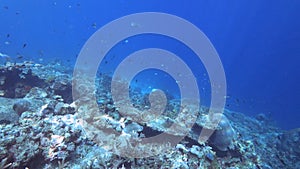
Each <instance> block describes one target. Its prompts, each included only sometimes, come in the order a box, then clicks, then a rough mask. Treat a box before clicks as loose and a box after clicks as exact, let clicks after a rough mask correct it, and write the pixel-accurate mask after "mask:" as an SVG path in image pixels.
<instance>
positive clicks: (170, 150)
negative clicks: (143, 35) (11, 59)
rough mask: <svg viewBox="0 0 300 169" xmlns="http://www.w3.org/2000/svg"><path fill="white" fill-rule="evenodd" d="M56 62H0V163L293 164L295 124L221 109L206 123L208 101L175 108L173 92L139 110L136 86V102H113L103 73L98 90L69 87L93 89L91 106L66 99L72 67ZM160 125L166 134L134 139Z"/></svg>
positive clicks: (81, 99) (297, 153)
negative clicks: (155, 107) (205, 133)
mask: <svg viewBox="0 0 300 169" xmlns="http://www.w3.org/2000/svg"><path fill="white" fill-rule="evenodd" d="M61 70H64V67H63V66H62V65H59V64H49V65H40V64H36V63H33V62H25V63H16V64H12V63H7V64H6V65H4V66H1V67H0V95H1V97H0V159H1V161H0V168H3V169H8V168H25V167H27V168H30V169H34V168H43V169H48V168H49V169H50V168H51V169H52V168H58V169H62V168H72V169H73V168H75V169H76V168H78V169H81V168H87V169H89V168H199V169H200V168H229V169H235V168H236V169H237V168H247V169H249V168H252V169H268V168H270V169H271V168H300V162H299V161H300V147H299V144H298V143H299V142H300V130H299V129H294V130H291V131H284V130H281V129H279V128H277V127H276V126H274V125H273V124H272V122H271V121H270V119H269V118H268V117H266V116H265V115H263V114H260V115H258V116H257V117H255V118H254V117H248V116H245V115H244V114H242V113H237V112H232V111H229V110H224V113H223V114H215V116H217V117H218V118H219V119H220V121H219V123H218V125H217V126H216V127H215V128H210V127H209V124H207V123H205V122H204V121H205V119H206V120H208V121H210V120H212V121H213V118H215V117H211V116H209V115H208V112H209V110H208V108H205V107H201V108H200V110H194V109H193V107H192V106H189V105H187V106H186V107H184V108H183V109H181V108H180V107H179V103H180V102H179V101H178V100H176V99H169V100H168V105H167V108H166V110H165V112H164V113H163V114H161V115H157V114H155V113H153V114H147V113H145V114H143V113H140V112H147V111H145V110H147V108H148V107H149V102H148V101H147V97H145V96H141V93H140V92H138V90H137V91H131V92H132V94H131V96H132V97H133V100H132V102H134V105H135V107H134V108H133V107H132V106H129V105H128V106H126V105H125V108H124V107H123V108H122V109H119V108H118V107H116V106H115V104H114V103H113V101H112V98H111V94H110V93H109V92H108V91H110V90H108V88H109V87H110V86H109V85H110V80H111V78H110V77H109V76H105V75H102V76H100V77H98V79H97V80H96V82H97V85H96V88H97V91H90V90H93V89H91V88H89V86H90V85H91V84H85V83H84V82H83V84H81V85H76V86H75V87H74V88H73V90H75V91H76V90H80V91H81V92H82V91H83V93H85V92H86V93H88V92H94V93H95V94H96V99H97V104H96V107H95V105H94V104H95V103H91V99H90V98H88V97H86V96H81V95H79V96H77V97H75V98H78V99H76V100H73V99H72V75H71V74H69V73H70V72H69V73H68V72H64V71H61ZM73 93H74V91H73ZM170 98H172V97H170ZM178 111H182V112H181V113H178ZM176 112H177V113H176ZM187 116H189V118H191V119H196V120H195V121H193V122H192V121H188V119H189V118H188V117H187ZM211 118H212V119H211ZM183 121H184V123H183ZM191 123H193V124H192V125H191ZM190 125H191V126H190ZM170 126H172V127H170ZM187 127H192V129H191V130H188V131H187V130H186V128H187ZM202 130H212V131H213V134H212V136H211V137H210V138H209V139H208V140H207V141H205V142H201V141H199V140H198V138H199V134H200V132H201V131H202ZM161 133H164V134H165V135H166V136H168V137H166V138H170V140H167V141H165V142H164V144H162V143H160V144H156V145H154V144H153V145H151V144H144V145H141V140H143V139H144V138H148V137H152V136H155V135H159V134H161ZM177 137H178V138H180V140H179V142H178V143H176V142H175V144H172V143H168V141H170V142H171V141H172V140H173V139H176V138H177ZM135 147H140V148H139V149H138V150H137V149H136V148H135ZM151 153H156V155H154V156H151ZM124 154H126V156H124ZM147 155H149V156H147ZM138 157H144V158H138Z"/></svg>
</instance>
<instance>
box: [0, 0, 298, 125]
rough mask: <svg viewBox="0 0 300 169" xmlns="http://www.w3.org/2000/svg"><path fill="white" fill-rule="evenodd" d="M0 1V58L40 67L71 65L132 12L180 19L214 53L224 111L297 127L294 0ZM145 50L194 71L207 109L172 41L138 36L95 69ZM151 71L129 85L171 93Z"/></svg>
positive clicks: (205, 82) (198, 68)
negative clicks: (91, 41)
mask: <svg viewBox="0 0 300 169" xmlns="http://www.w3.org/2000/svg"><path fill="white" fill-rule="evenodd" d="M0 4H1V6H0V21H1V26H0V52H1V53H5V54H7V55H9V56H10V57H11V58H15V59H16V60H18V58H20V56H22V57H23V58H22V59H24V60H34V61H38V62H41V63H47V62H48V61H52V60H56V61H60V62H63V63H65V64H68V65H69V66H71V67H72V66H74V63H75V61H76V58H77V55H78V53H79V52H80V50H81V48H82V46H83V45H84V43H85V42H86V40H87V39H88V38H89V37H90V36H91V35H92V34H93V33H94V32H95V31H97V30H98V29H99V28H101V27H102V26H104V25H105V24H107V23H109V22H110V21H112V20H114V19H117V18H119V17H122V16H125V15H128V14H132V13H137V12H164V13H169V14H173V15H177V16H179V17H182V18H184V19H186V20H188V21H190V22H191V23H193V24H195V25H196V26H197V27H198V28H199V29H201V30H202V31H203V32H204V33H205V34H206V36H207V37H208V38H209V39H210V41H211V42H212V44H213V45H214V47H215V48H216V50H217V52H218V54H219V56H220V59H221V61H222V63H223V66H224V69H225V73H226V78H227V87H228V89H227V92H228V96H227V98H228V99H227V102H226V108H228V109H231V110H235V111H240V112H243V113H245V114H248V115H250V116H255V115H256V114H259V113H266V114H270V116H271V117H272V118H273V119H274V120H275V121H276V123H277V124H278V125H279V126H281V127H282V128H285V129H291V128H297V127H299V119H300V114H299V110H300V101H299V97H300V85H299V84H300V73H299V72H300V65H299V63H300V21H299V19H298V18H299V17H300V10H299V8H300V1H298V0H290V1H258V0H255V1H250V0H247V1H218V2H212V1H207V0H204V1H197V0H192V1H189V2H183V1H178V0H174V1H170V2H161V1H158V0H154V1H151V2H150V1H148V2H142V1H137V0H131V1H126V0H118V1H72V2H70V1H65V0H63V1H53V0H46V1H38V0H29V1H16V0H1V3H0ZM145 39H146V40H145ZM145 47H158V48H164V49H167V50H170V51H173V52H174V53H176V54H177V55H179V56H181V57H182V58H183V59H184V60H185V61H186V62H187V64H188V65H189V66H190V67H191V68H192V69H193V70H195V72H196V74H197V77H199V78H198V83H199V86H201V91H200V94H201V97H203V99H202V100H203V103H204V104H209V99H210V92H209V90H210V87H209V79H208V77H207V75H206V71H205V69H204V68H203V65H202V64H201V62H199V61H195V60H191V59H189V58H190V57H189V56H192V55H193V53H192V52H191V51H190V50H189V49H188V48H186V47H185V46H184V45H183V44H180V43H178V42H176V41H174V40H172V39H168V38H165V37H162V36H153V35H145V36H141V37H132V38H129V39H128V40H124V41H122V42H120V43H119V44H118V45H117V46H116V47H115V49H114V50H112V51H111V52H110V53H109V54H108V56H107V60H108V62H107V63H108V66H106V67H105V65H104V67H103V70H105V71H113V70H114V69H113V68H115V67H116V66H117V63H118V61H121V60H122V58H124V57H126V55H127V54H129V53H131V52H133V51H135V50H138V49H142V48H145ZM114 56H117V57H116V58H117V59H113V58H114ZM111 59H113V61H110V60H111ZM2 60H3V59H2ZM155 71H156V70H153V71H151V70H150V71H148V72H147V71H146V72H144V73H142V74H140V75H138V76H137V77H136V82H137V85H140V86H141V87H142V88H143V89H144V90H150V89H152V87H154V88H162V89H164V90H169V92H170V93H178V89H177V88H178V86H176V83H175V82H174V81H173V80H172V79H171V78H168V77H166V76H167V75H165V74H164V73H163V72H156V73H158V74H159V75H160V78H158V79H159V80H157V79H155V77H152V76H151V75H153V74H154V73H155ZM163 77H165V78H163ZM170 83H171V84H172V85H169V84H170ZM175 95H176V94H175Z"/></svg>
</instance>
